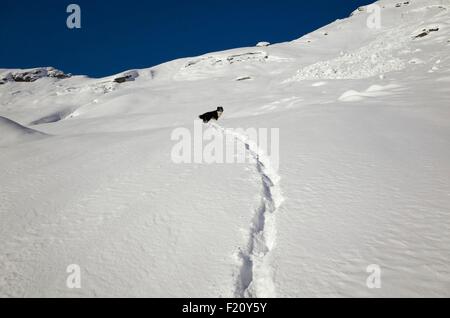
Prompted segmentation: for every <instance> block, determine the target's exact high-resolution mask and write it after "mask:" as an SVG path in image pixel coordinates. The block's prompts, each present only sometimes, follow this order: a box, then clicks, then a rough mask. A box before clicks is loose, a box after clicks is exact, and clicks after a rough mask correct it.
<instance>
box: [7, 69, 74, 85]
mask: <svg viewBox="0 0 450 318" xmlns="http://www.w3.org/2000/svg"><path fill="white" fill-rule="evenodd" d="M71 76H72V74H65V73H64V72H62V71H60V70H57V69H55V68H53V67H46V68H36V69H32V70H27V71H19V72H13V73H8V74H6V76H5V77H4V78H2V79H1V84H5V83H7V82H18V83H21V82H26V83H31V82H34V81H37V80H38V79H41V78H44V77H48V78H57V79H65V78H69V77H71Z"/></svg>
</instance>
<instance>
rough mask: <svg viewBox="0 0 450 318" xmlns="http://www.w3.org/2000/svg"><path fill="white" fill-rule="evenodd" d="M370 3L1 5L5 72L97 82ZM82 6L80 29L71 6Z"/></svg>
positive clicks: (83, 0) (9, 1)
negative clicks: (46, 72)
mask: <svg viewBox="0 0 450 318" xmlns="http://www.w3.org/2000/svg"><path fill="white" fill-rule="evenodd" d="M371 2H373V1H371V0H354V1H350V0H344V1H343V0H319V1H301V0H277V1H274V0H258V1H256V0H228V1H223V0H220V1H217V0H164V1H150V0H147V1H145V0H126V1H114V0H110V1H104V0H72V1H64V0H39V1H36V0H34V1H31V0H1V2H0V21H1V22H2V27H1V28H0V41H1V42H0V45H1V47H2V48H1V50H0V68H30V67H37V66H54V67H56V68H59V69H61V70H63V71H65V72H68V73H73V74H84V75H89V76H92V77H102V76H107V75H112V74H115V73H118V72H121V71H124V70H128V69H134V68H145V67H150V66H153V65H157V64H160V63H163V62H166V61H170V60H173V59H176V58H180V57H186V56H196V55H200V54H204V53H207V52H212V51H220V50H224V49H229V48H235V47H243V46H253V45H255V44H256V43H257V42H259V41H269V42H272V43H277V42H284V41H290V40H294V39H296V38H299V37H300V36H302V35H304V34H306V33H309V32H311V31H313V30H315V29H317V28H319V27H321V26H323V25H325V24H328V23H330V22H332V21H334V20H336V19H338V18H345V17H347V16H348V15H349V14H350V13H351V12H352V11H353V10H354V9H356V7H358V6H361V5H366V4H369V3H371ZM71 3H76V4H78V5H79V6H80V7H81V27H82V28H81V29H72V30H71V29H68V28H67V26H66V19H67V17H68V15H69V14H68V13H66V8H67V6H68V5H69V4H71Z"/></svg>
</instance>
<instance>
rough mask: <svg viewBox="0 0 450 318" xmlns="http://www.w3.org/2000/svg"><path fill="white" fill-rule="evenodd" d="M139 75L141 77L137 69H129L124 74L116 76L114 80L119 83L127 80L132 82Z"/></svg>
mask: <svg viewBox="0 0 450 318" xmlns="http://www.w3.org/2000/svg"><path fill="white" fill-rule="evenodd" d="M138 77H139V73H138V72H137V71H129V72H126V73H124V74H122V76H119V77H117V78H115V79H114V82H116V83H119V84H122V83H125V82H132V81H134V80H135V79H136V78H138Z"/></svg>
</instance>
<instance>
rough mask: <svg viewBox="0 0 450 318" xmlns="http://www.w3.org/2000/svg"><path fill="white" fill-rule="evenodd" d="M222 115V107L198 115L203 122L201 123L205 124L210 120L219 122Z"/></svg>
mask: <svg viewBox="0 0 450 318" xmlns="http://www.w3.org/2000/svg"><path fill="white" fill-rule="evenodd" d="M222 114H223V107H217V110H215V111H213V112H209V113H205V114H203V115H200V116H199V118H200V119H201V120H203V122H204V123H205V124H206V123H209V121H210V120H212V119H214V120H219V118H220V116H222Z"/></svg>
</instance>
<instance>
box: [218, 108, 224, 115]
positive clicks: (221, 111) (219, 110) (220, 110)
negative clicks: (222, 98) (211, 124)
mask: <svg viewBox="0 0 450 318" xmlns="http://www.w3.org/2000/svg"><path fill="white" fill-rule="evenodd" d="M217 114H218V115H219V117H220V116H222V114H223V107H217Z"/></svg>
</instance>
